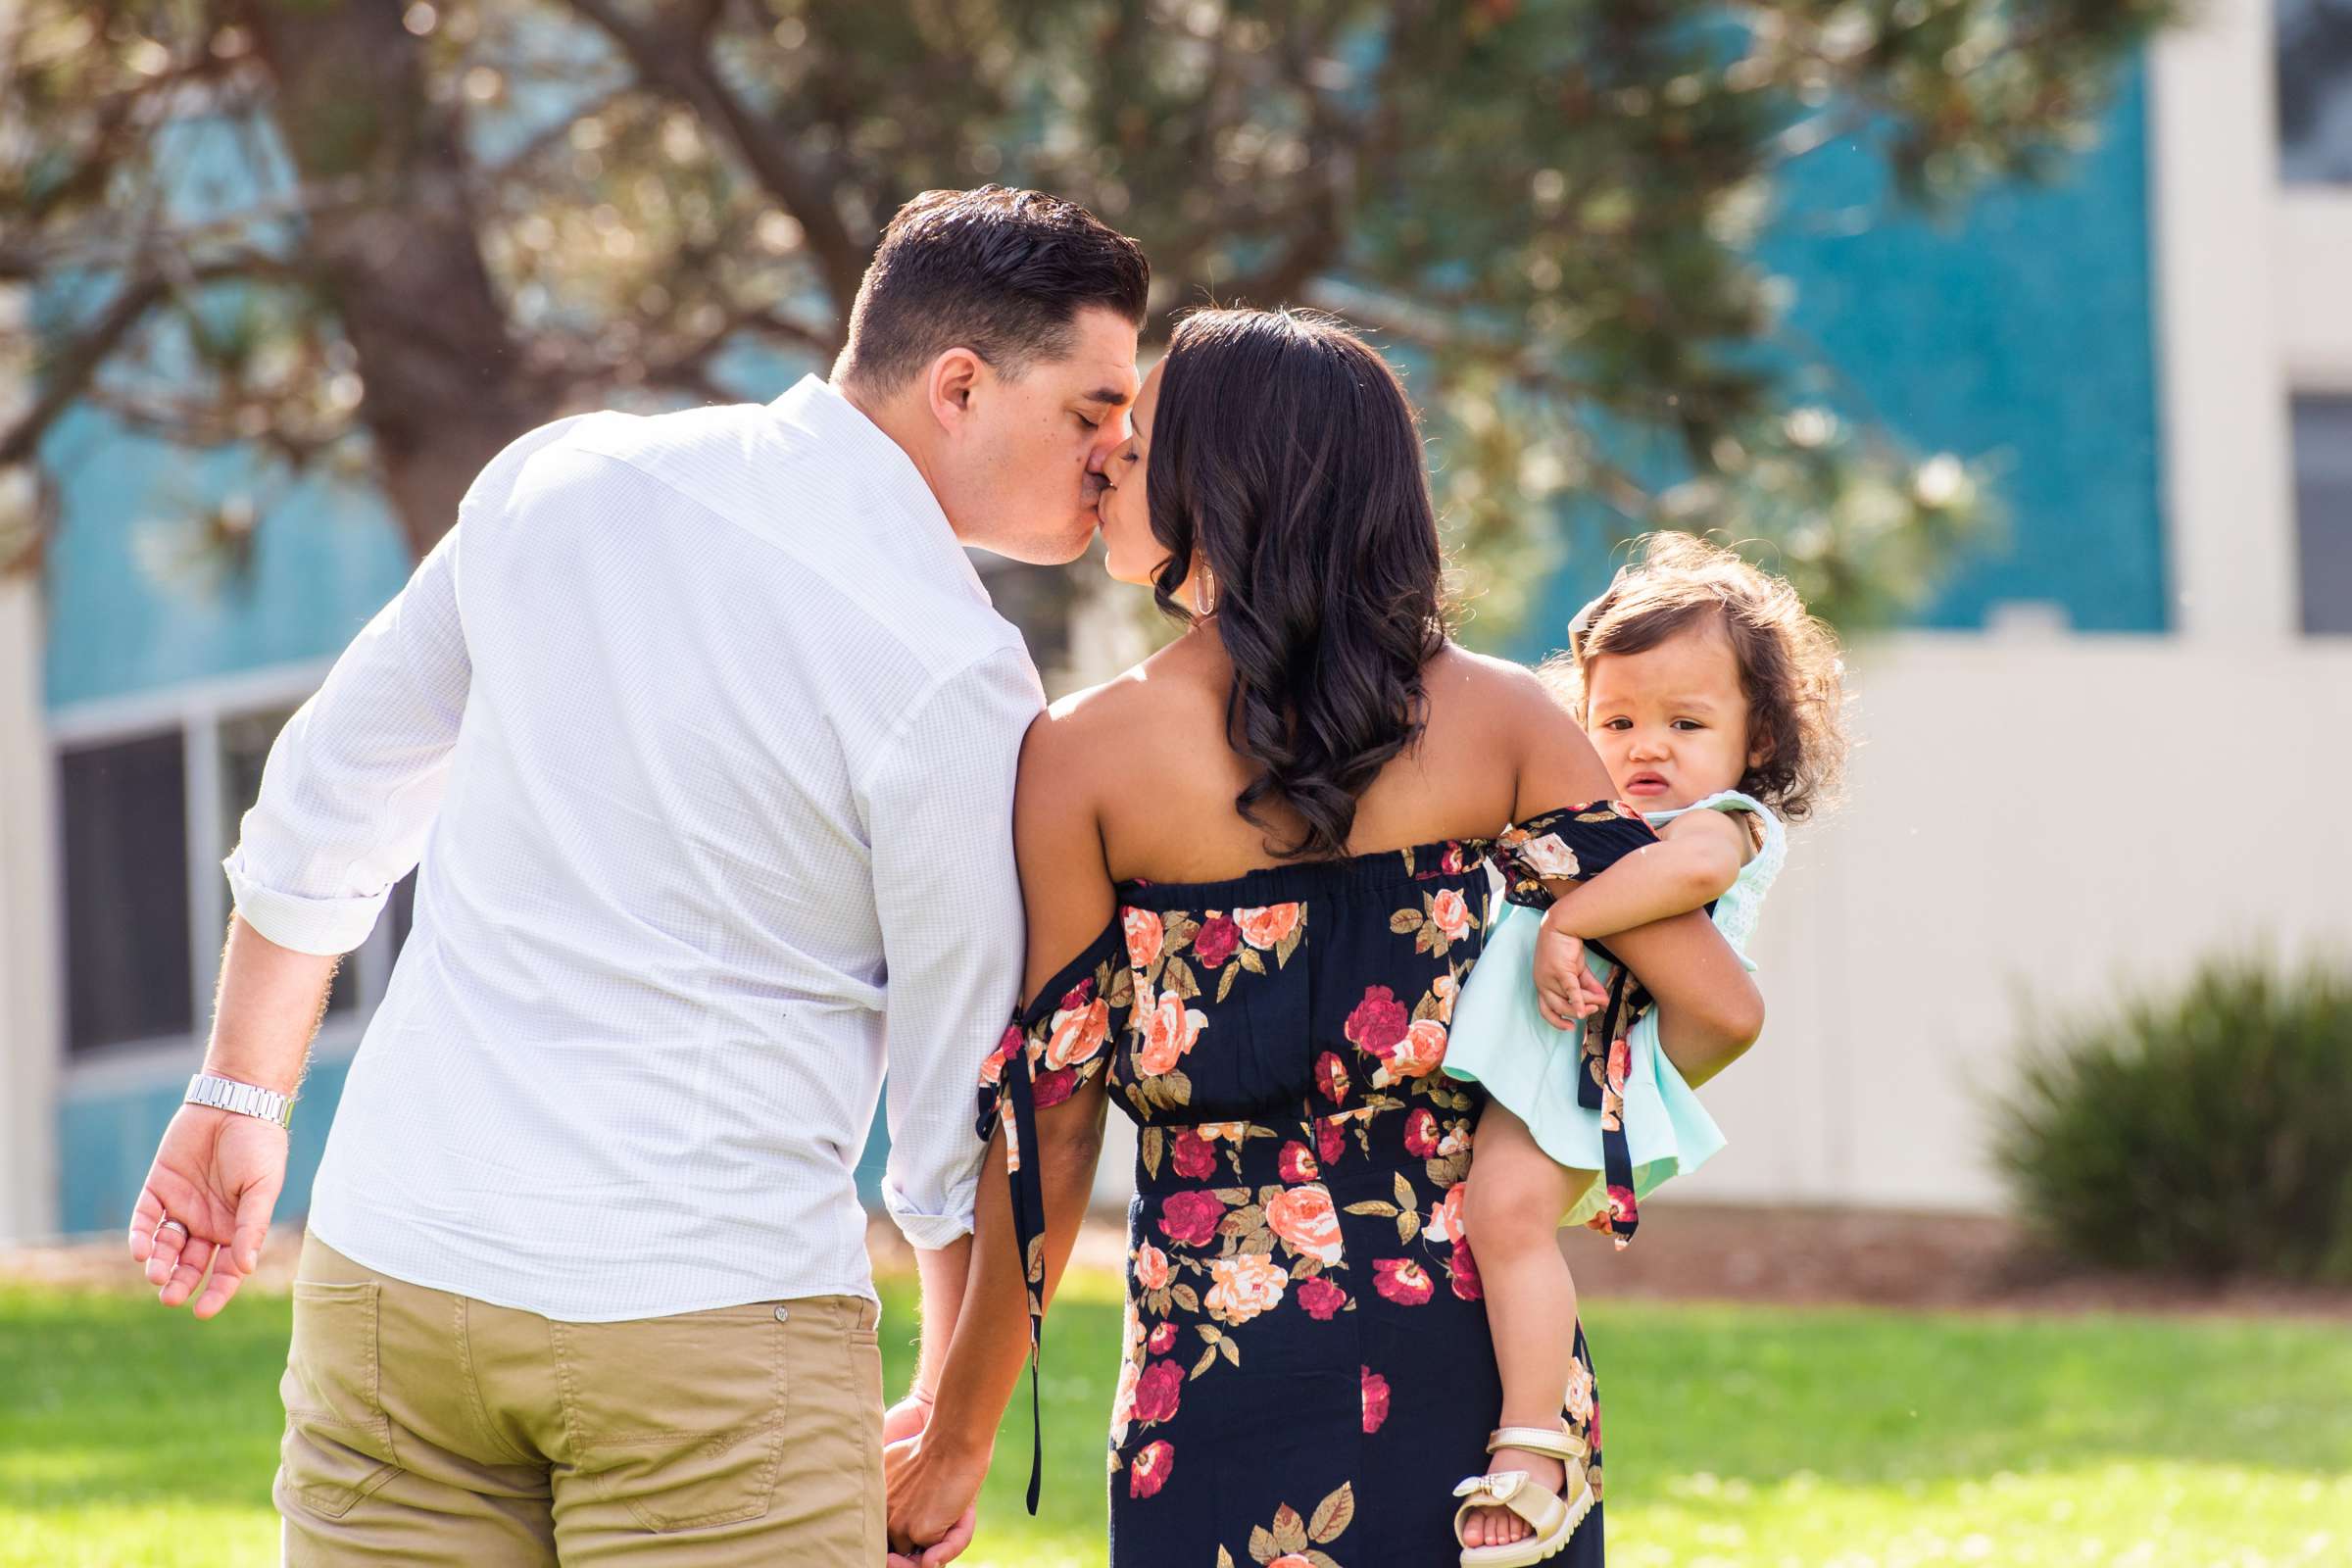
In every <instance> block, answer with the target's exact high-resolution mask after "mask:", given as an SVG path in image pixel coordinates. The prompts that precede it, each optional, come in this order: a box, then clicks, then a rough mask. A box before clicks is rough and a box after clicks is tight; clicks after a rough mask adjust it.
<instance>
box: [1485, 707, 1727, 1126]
mask: <svg viewBox="0 0 2352 1568" xmlns="http://www.w3.org/2000/svg"><path fill="white" fill-rule="evenodd" d="M1512 685H1513V687H1514V691H1513V702H1512V707H1511V718H1512V722H1511V723H1510V725H1509V729H1508V733H1509V734H1511V735H1513V736H1515V737H1517V741H1518V745H1519V748H1520V750H1519V754H1518V756H1519V776H1518V781H1517V785H1516V789H1515V804H1514V805H1513V806H1512V808H1511V811H1512V815H1513V816H1514V817H1515V818H1525V817H1528V816H1531V815H1533V814H1535V813H1536V812H1538V811H1545V810H1550V809H1555V808H1557V807H1562V806H1577V805H1582V804H1583V803H1585V802H1587V801H1601V800H1609V799H1613V798H1614V797H1615V794H1616V786H1615V785H1614V784H1612V783H1611V782H1610V780H1609V771H1608V769H1607V768H1605V767H1603V766H1602V765H1601V761H1600V756H1599V754H1598V753H1596V752H1594V751H1593V743H1592V742H1591V741H1589V740H1587V739H1586V738H1585V732H1584V731H1583V730H1581V729H1579V728H1578V727H1577V724H1576V719H1575V717H1574V716H1573V715H1572V714H1570V713H1569V711H1567V710H1566V709H1564V708H1562V707H1561V706H1560V705H1559V704H1558V703H1556V702H1554V701H1553V700H1552V698H1551V694H1550V693H1549V692H1546V691H1545V690H1544V686H1543V683H1542V682H1540V681H1538V680H1537V679H1536V677H1535V676H1533V675H1532V674H1528V673H1526V672H1525V671H1520V672H1518V678H1517V679H1515V680H1514V681H1513V682H1512ZM1548 885H1549V886H1550V888H1551V891H1552V893H1553V894H1554V896H1555V897H1558V896H1565V895H1566V894H1567V893H1568V892H1569V891H1570V890H1571V889H1573V888H1574V887H1576V886H1577V884H1575V883H1572V882H1568V881H1565V880H1563V881H1558V882H1554V883H1550V884H1548ZM1609 951H1610V952H1611V953H1614V954H1615V955H1616V956H1618V957H1619V958H1621V959H1623V960H1624V961H1625V964H1626V967H1628V968H1630V969H1632V970H1633V971H1634V973H1635V974H1637V975H1639V976H1640V977H1641V979H1642V985H1643V986H1644V987H1646V988H1647V989H1648V991H1649V994H1650V995H1651V996H1652V997H1654V998H1656V999H1657V1004H1658V1039H1659V1042H1660V1044H1661V1045H1662V1046H1663V1047H1664V1049H1665V1052H1666V1056H1667V1059H1668V1060H1670V1061H1672V1062H1673V1063H1674V1065H1675V1068H1676V1070H1677V1071H1679V1072H1680V1073H1681V1074H1682V1075H1683V1078H1684V1080H1685V1081H1686V1082H1688V1083H1690V1084H1691V1085H1693V1086H1695V1085H1698V1084H1702V1083H1704V1082H1706V1081H1707V1080H1708V1079H1709V1078H1712V1077H1714V1076H1715V1075H1716V1074H1717V1073H1719V1072H1721V1071H1723V1069H1724V1068H1726V1067H1728V1066H1730V1065H1731V1064H1732V1063H1733V1062H1735V1061H1737V1060H1739V1058H1740V1054H1742V1053H1744V1052H1745V1051H1746V1050H1747V1048H1748V1047H1749V1046H1751V1045H1754V1044H1755V1041H1756V1036H1758V1035H1760V1034H1762V1033H1763V1032H1764V997H1763V994H1762V993H1761V992H1759V991H1757V989H1756V983H1755V981H1754V980H1752V979H1750V978H1749V977H1748V973H1747V968H1746V966H1745V965H1744V964H1742V963H1741V962H1740V957H1739V955H1737V954H1735V953H1734V952H1733V951H1732V949H1731V944H1729V943H1727V942H1725V941H1724V940H1723V936H1722V934H1721V933H1720V932H1718V931H1717V930H1716V929H1715V922H1714V921H1712V920H1710V919H1708V918H1707V917H1706V916H1705V915H1704V914H1701V913H1699V912H1697V911H1696V910H1692V911H1691V912H1689V913H1686V914H1678V915H1675V916H1673V917H1672V918H1671V919H1665V920H1658V921H1653V922H1652V923H1650V924H1648V925H1644V926H1641V927H1638V928H1636V929H1633V930H1628V931H1623V932H1619V933H1617V934H1615V935H1612V936H1611V937H1610V938H1609Z"/></svg>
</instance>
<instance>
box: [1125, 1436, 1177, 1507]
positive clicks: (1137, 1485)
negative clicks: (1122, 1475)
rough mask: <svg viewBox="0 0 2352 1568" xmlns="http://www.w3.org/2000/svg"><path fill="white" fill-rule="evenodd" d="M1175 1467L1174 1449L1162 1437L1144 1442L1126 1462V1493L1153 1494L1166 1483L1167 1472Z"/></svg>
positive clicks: (1146, 1495) (1138, 1495)
mask: <svg viewBox="0 0 2352 1568" xmlns="http://www.w3.org/2000/svg"><path fill="white" fill-rule="evenodd" d="M1175 1468H1176V1449H1175V1448H1174V1447H1173V1446H1170V1445H1169V1444H1168V1443H1167V1442H1166V1441H1165V1440H1164V1439H1163V1440H1162V1441H1160V1442H1158V1443H1149V1444H1146V1445H1145V1446H1144V1447H1143V1449H1142V1450H1141V1451H1140V1452H1138V1453H1137V1454H1136V1456H1135V1457H1134V1458H1133V1459H1131V1460H1129V1461H1128V1463H1127V1495H1128V1496H1130V1497H1150V1496H1155V1495H1158V1493H1159V1489H1160V1488H1162V1487H1164V1486H1166V1485H1167V1484H1168V1474H1169V1472H1170V1471H1172V1470H1174V1469H1175Z"/></svg>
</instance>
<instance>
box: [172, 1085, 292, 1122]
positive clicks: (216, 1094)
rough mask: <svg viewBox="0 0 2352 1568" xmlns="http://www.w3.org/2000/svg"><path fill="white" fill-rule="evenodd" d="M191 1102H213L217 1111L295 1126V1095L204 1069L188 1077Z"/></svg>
mask: <svg viewBox="0 0 2352 1568" xmlns="http://www.w3.org/2000/svg"><path fill="white" fill-rule="evenodd" d="M187 1103H189V1104H191V1105H210V1106H212V1107H213V1108H214V1109H215V1110H233V1111H235V1112H236V1113H237V1114H238V1115H240V1116H252V1117H255V1118H257V1119H258V1120H261V1121H273V1122H275V1123H277V1124H278V1125H279V1126H280V1127H286V1128H291V1127H292V1126H293V1125H294V1097H293V1096H292V1095H281V1094H279V1093H278V1092H277V1091H276V1090H274V1089H263V1088H260V1087H259V1086H257V1085H254V1084H241V1083H238V1082H237V1081H236V1080H235V1079H233V1078H222V1077H220V1076H218V1075H217V1074H214V1073H209V1072H200V1073H198V1074H197V1075H196V1076H195V1077H193V1078H191V1079H189V1080H188V1094H187Z"/></svg>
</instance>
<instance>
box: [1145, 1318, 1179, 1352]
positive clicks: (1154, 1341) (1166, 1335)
mask: <svg viewBox="0 0 2352 1568" xmlns="http://www.w3.org/2000/svg"><path fill="white" fill-rule="evenodd" d="M1175 1346H1176V1325H1175V1324H1173V1323H1162V1324H1161V1325H1160V1326H1159V1327H1157V1328H1155V1329H1153V1330H1152V1338H1150V1339H1149V1340H1146V1341H1145V1342H1144V1347H1145V1348H1147V1349H1149V1350H1150V1351H1151V1352H1152V1354H1153V1355H1165V1354H1167V1353H1168V1351H1170V1350H1171V1349H1173V1348H1175Z"/></svg>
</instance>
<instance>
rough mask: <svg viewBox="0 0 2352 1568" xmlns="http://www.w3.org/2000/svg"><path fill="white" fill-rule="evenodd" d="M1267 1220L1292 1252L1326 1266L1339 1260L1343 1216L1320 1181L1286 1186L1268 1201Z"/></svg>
mask: <svg viewBox="0 0 2352 1568" xmlns="http://www.w3.org/2000/svg"><path fill="white" fill-rule="evenodd" d="M1266 1223H1267V1225H1269V1226H1271V1227H1272V1228H1273V1231H1274V1234H1275V1235H1277V1236H1279V1237H1281V1238H1282V1239H1283V1241H1285V1242H1286V1243H1288V1244H1289V1245H1290V1247H1291V1250H1293V1251H1296V1252H1298V1253H1299V1255H1301V1256H1303V1257H1311V1258H1313V1259H1314V1260H1315V1261H1317V1262H1318V1263H1322V1264H1324V1265H1325V1266H1326V1267H1328V1266H1329V1265H1331V1264H1333V1263H1337V1262H1338V1261H1339V1260H1340V1215H1339V1210H1337V1209H1336V1208H1334V1207H1333V1206H1332V1202H1331V1194H1330V1193H1329V1192H1327V1191H1325V1190H1324V1188H1323V1187H1322V1186H1321V1185H1320V1184H1316V1185H1311V1186H1306V1187H1291V1188H1285V1189H1284V1190H1283V1191H1282V1192H1279V1193H1277V1194H1275V1195H1274V1196H1273V1198H1271V1199H1269V1200H1268V1201H1267V1202H1266Z"/></svg>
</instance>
